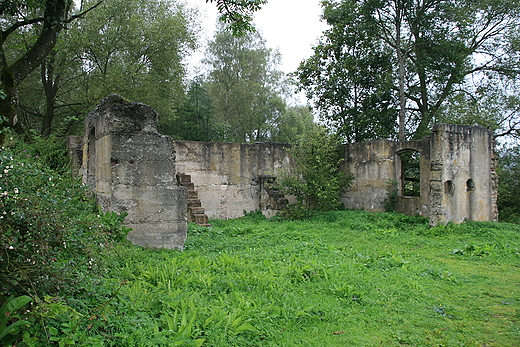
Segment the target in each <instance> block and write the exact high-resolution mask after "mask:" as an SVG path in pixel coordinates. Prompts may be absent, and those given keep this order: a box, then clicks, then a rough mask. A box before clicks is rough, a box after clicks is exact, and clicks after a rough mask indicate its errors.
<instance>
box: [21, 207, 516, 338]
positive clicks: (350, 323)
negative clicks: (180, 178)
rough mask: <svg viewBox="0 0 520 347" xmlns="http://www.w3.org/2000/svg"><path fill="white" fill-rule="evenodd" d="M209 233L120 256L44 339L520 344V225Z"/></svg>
mask: <svg viewBox="0 0 520 347" xmlns="http://www.w3.org/2000/svg"><path fill="white" fill-rule="evenodd" d="M212 224H213V226H212V227H209V228H206V227H200V226H196V225H190V226H189V232H188V240H187V243H186V247H185V250H184V251H183V252H179V251H167V250H146V249H142V248H139V247H134V246H130V245H119V246H118V247H116V248H115V249H112V250H111V251H110V252H109V253H107V254H106V255H105V262H106V264H109V266H107V267H106V268H105V269H104V271H103V272H102V273H101V277H99V278H98V279H97V280H95V281H92V282H91V283H90V284H88V285H86V286H85V288H80V289H78V292H77V293H76V294H75V296H74V298H68V299H67V298H65V299H64V300H65V302H66V304H59V303H57V302H56V301H53V299H52V298H48V301H47V303H46V304H43V305H41V307H40V311H42V312H47V318H46V320H45V329H46V331H47V335H49V333H48V332H49V331H51V329H49V327H52V328H53V330H52V333H54V335H53V336H55V337H56V339H61V340H62V341H64V339H65V337H66V338H69V340H70V341H72V342H73V343H74V344H75V345H83V346H280V347H282V346H283V347H287V346H313V347H316V346H407V345H408V346H450V347H451V346H497V347H504V346H518V345H519V342H520V322H519V320H520V310H519V309H520V272H519V270H520V239H519V236H520V227H519V226H518V225H514V224H502V223H474V222H468V223H465V224H462V225H451V224H450V225H447V226H440V227H435V228H430V227H429V226H428V221H427V220H426V219H424V218H420V217H407V216H403V215H399V214H395V213H366V212H362V211H336V212H329V213H322V214H318V215H315V216H313V217H312V218H309V219H307V220H304V221H282V220H267V219H265V218H263V217H262V216H261V215H260V214H256V213H253V214H249V215H247V216H245V217H243V218H239V219H235V220H227V221H220V220H214V221H212ZM59 305H62V306H60V307H58V308H57V307H56V306H59ZM45 308H46V309H47V311H45V310H44V309H45ZM51 309H52V310H54V311H56V312H58V313H56V312H53V313H52V314H51V313H49V310H51ZM60 310H61V311H60ZM51 316H52V317H51ZM33 324H35V323H33ZM35 326H36V325H33V329H34V327H35ZM39 329H40V331H41V330H42V329H43V328H42V325H40V326H39ZM45 329H43V330H45ZM36 335H37V333H36V332H35V331H34V330H32V331H31V328H28V330H27V338H26V341H30V338H31V336H32V337H33V338H34V336H36ZM40 340H41V338H40ZM72 342H71V344H72ZM36 345H37V344H36ZM62 345H66V344H62ZM19 346H21V344H19Z"/></svg>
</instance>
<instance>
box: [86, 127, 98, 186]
mask: <svg viewBox="0 0 520 347" xmlns="http://www.w3.org/2000/svg"><path fill="white" fill-rule="evenodd" d="M87 160H88V165H87V169H88V172H87V184H89V185H90V186H91V187H95V179H96V129H95V128H92V129H91V130H90V132H89V134H88V144H87Z"/></svg>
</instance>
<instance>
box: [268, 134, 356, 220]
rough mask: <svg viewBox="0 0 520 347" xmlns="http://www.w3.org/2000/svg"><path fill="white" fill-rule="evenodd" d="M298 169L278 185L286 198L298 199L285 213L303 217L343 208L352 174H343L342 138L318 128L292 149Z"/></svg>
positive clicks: (287, 174) (284, 177)
mask: <svg viewBox="0 0 520 347" xmlns="http://www.w3.org/2000/svg"><path fill="white" fill-rule="evenodd" d="M290 152H291V154H292V156H293V159H294V163H295V168H294V169H293V170H291V172H289V171H286V172H284V173H283V174H282V175H281V177H280V180H279V182H278V184H277V186H278V189H280V190H281V191H282V192H283V193H284V194H285V195H286V196H288V195H292V196H295V197H296V203H295V204H291V205H289V206H288V207H287V208H286V209H285V211H282V214H283V215H284V216H285V217H290V218H300V217H303V216H306V215H308V213H309V211H311V210H317V211H332V210H337V209H341V208H342V207H343V204H342V203H341V202H340V201H339V200H338V199H339V197H340V194H341V193H342V192H343V191H344V190H345V189H347V188H348V187H349V185H350V183H351V181H352V180H353V177H352V175H350V174H347V173H345V172H342V171H341V170H340V165H341V163H342V162H343V160H344V159H343V147H342V146H341V141H340V139H339V138H338V137H337V136H335V135H331V134H328V133H327V131H326V129H324V128H320V127H316V128H315V129H314V130H313V131H311V132H309V133H308V134H307V135H306V136H305V137H304V138H302V139H301V141H299V143H298V145H296V146H294V147H293V148H291V149H290Z"/></svg>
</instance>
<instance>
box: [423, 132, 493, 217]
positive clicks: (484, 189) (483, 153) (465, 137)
mask: <svg viewBox="0 0 520 347" xmlns="http://www.w3.org/2000/svg"><path fill="white" fill-rule="evenodd" d="M430 147H431V161H430V165H431V166H430V175H431V179H430V224H432V225H437V224H445V223H448V222H454V223H461V222H463V221H464V220H470V221H491V220H497V204H496V197H497V194H496V189H497V177H496V173H495V161H494V142H493V136H492V134H491V132H490V131H488V130H486V129H484V128H482V127H477V126H465V125H451V124H436V125H435V126H434V127H433V130H432V136H431V142H430Z"/></svg>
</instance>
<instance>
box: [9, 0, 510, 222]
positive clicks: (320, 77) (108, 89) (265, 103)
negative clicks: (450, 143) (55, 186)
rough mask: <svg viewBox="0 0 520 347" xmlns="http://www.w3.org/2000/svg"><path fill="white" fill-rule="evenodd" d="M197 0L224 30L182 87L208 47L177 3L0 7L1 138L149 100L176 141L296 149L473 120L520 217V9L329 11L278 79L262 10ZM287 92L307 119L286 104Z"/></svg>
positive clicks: (423, 5) (417, 133) (430, 3)
mask: <svg viewBox="0 0 520 347" xmlns="http://www.w3.org/2000/svg"><path fill="white" fill-rule="evenodd" d="M206 2H213V3H215V4H216V6H217V7H218V8H219V10H220V12H221V13H222V19H223V21H222V23H221V24H219V26H218V28H217V30H216V33H215V35H214V37H213V38H212V39H210V40H209V42H207V44H206V54H205V59H204V61H203V63H202V65H201V67H200V69H199V70H200V71H201V73H200V75H198V76H195V77H191V78H188V75H187V72H186V58H187V57H188V56H189V55H190V53H192V52H193V51H194V50H195V49H197V48H198V47H199V46H200V45H202V44H204V42H201V39H200V37H199V34H198V32H199V27H198V25H197V22H198V13H197V11H196V10H194V9H191V8H189V7H187V6H186V5H185V4H184V3H183V2H182V1H176V0H158V1H152V0H127V1H124V2H123V1H116V0H103V1H99V0H82V1H76V2H74V1H70V0H30V1H29V0H6V1H3V2H2V4H1V5H0V28H1V36H0V47H1V51H0V82H1V84H0V89H1V93H0V113H1V115H2V116H3V119H2V123H1V128H2V129H4V128H8V127H11V128H14V129H15V130H16V131H17V132H19V133H21V134H24V136H26V137H27V138H28V139H29V138H31V137H34V136H41V137H44V138H47V137H53V138H63V137H64V136H66V135H70V134H81V133H82V126H83V119H84V117H85V115H86V114H87V113H88V112H89V111H91V110H92V109H93V108H94V107H95V106H96V105H97V104H98V103H99V101H100V100H101V99H102V98H104V97H106V96H107V95H108V94H110V93H118V94H120V95H122V96H123V97H125V98H126V99H129V100H134V101H140V102H143V103H146V104H148V105H151V106H152V107H154V108H155V109H156V110H157V111H158V112H159V114H160V130H161V132H162V133H163V134H166V135H171V136H172V137H174V138H175V139H183V140H197V141H236V142H257V141H279V142H291V143H296V142H301V141H302V139H305V138H306V137H307V138H308V137H309V136H310V135H309V134H311V133H313V132H316V131H318V130H316V129H317V128H326V129H327V130H328V131H329V133H333V134H334V136H336V137H338V138H340V139H341V140H342V141H344V142H356V141H366V140H373V139H378V138H390V139H395V140H408V139H417V138H421V137H422V136H424V135H425V134H427V133H428V131H429V129H430V127H431V126H432V125H433V123H436V122H449V123H456V124H468V125H481V126H484V127H486V128H488V129H490V130H492V131H494V133H495V135H496V138H497V141H498V143H499V144H500V145H501V147H500V148H506V149H502V150H501V151H502V152H501V153H500V154H501V157H502V158H503V160H501V161H500V163H501V164H500V165H501V166H500V168H499V173H500V174H501V182H502V184H501V191H502V192H501V193H500V204H501V206H502V207H501V208H502V210H503V211H514V210H515V206H520V204H519V202H520V201H517V199H520V194H516V193H515V192H517V191H518V189H517V185H516V181H517V178H518V176H517V174H516V172H517V171H518V169H517V166H518V162H520V158H519V157H518V155H516V153H518V147H517V145H516V142H515V141H516V139H517V138H518V136H519V135H520V133H519V129H520V128H519V124H520V117H519V114H518V113H519V112H518V111H519V108H520V102H519V96H520V89H519V82H518V81H519V79H518V74H519V72H520V66H519V64H520V56H519V52H520V1H519V0H508V1H504V0H376V1H374V0H325V1H322V7H323V15H322V16H323V20H324V21H326V22H327V23H328V24H329V27H328V29H327V30H326V31H325V32H323V35H322V37H321V39H320V40H319V42H318V43H317V45H316V46H315V47H314V53H313V55H312V56H311V57H308V58H307V59H305V60H303V61H302V62H301V64H300V67H299V68H298V70H297V71H295V72H294V73H292V74H290V75H289V76H286V75H284V74H283V73H282V72H281V71H279V70H278V62H279V59H280V54H279V52H277V51H275V50H272V49H270V48H269V47H267V46H266V42H265V40H264V39H263V38H262V37H261V35H260V34H259V33H258V32H255V31H254V30H251V29H254V28H253V27H252V24H251V18H252V15H253V13H254V11H256V10H259V9H260V7H261V5H262V4H263V3H265V2H266V1H265V0H244V1H226V0H209V1H206ZM208 6H210V5H208ZM288 15H290V14H288ZM296 90H300V91H304V92H305V93H306V95H307V96H308V98H309V100H310V101H311V103H310V105H312V108H311V107H310V106H309V105H301V104H296V103H294V101H291V100H292V98H291V94H292V93H294V91H296ZM315 119H316V120H317V122H315ZM503 187H507V191H504V189H506V188H503ZM515 213H516V212H515ZM513 214H514V213H513V212H509V213H508V215H513Z"/></svg>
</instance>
